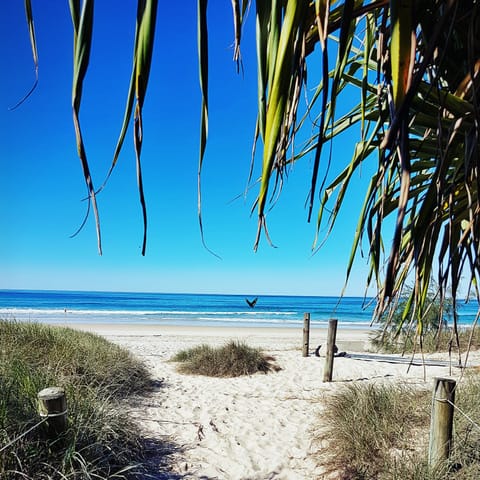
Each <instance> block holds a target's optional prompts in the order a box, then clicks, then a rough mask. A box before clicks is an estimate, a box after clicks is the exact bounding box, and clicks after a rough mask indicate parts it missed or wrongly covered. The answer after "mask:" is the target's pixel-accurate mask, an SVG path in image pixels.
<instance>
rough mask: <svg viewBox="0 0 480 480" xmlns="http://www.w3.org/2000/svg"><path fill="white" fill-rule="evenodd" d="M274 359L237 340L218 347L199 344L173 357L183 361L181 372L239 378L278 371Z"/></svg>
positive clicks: (181, 362)
mask: <svg viewBox="0 0 480 480" xmlns="http://www.w3.org/2000/svg"><path fill="white" fill-rule="evenodd" d="M274 360H275V359H274V358H273V357H268V356H265V355H264V354H262V352H261V351H260V350H259V349H256V348H252V347H249V346H248V345H245V344H244V343H240V342H234V341H232V342H229V343H227V344H226V345H224V346H223V347H218V348H213V347H211V346H209V345H199V346H197V347H193V348H191V349H188V350H182V351H180V352H178V353H177V354H176V355H175V356H174V357H173V359H172V361H174V362H179V363H180V366H179V367H178V370H179V371H180V372H182V373H191V374H196V375H207V376H211V377H238V376H241V375H252V374H254V373H257V372H264V373H267V372H269V371H271V370H278V367H277V366H275V365H274V364H273V363H272V362H273V361H274Z"/></svg>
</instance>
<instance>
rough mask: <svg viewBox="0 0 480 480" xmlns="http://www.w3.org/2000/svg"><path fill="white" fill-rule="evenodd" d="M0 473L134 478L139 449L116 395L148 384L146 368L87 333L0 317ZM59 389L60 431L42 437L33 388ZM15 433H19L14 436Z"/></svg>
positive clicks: (136, 434)
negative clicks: (63, 406)
mask: <svg viewBox="0 0 480 480" xmlns="http://www.w3.org/2000/svg"><path fill="white" fill-rule="evenodd" d="M0 360H1V361H0V392H2V395H1V396H0V445H1V446H2V447H0V477H1V478H2V479H4V480H13V479H23V480H29V479H32V480H33V479H35V480H41V479H57V478H58V479H90V478H92V479H93V478H95V479H96V480H100V479H106V478H137V474H138V475H140V473H141V472H142V470H144V469H145V467H141V466H140V465H141V463H143V462H142V460H143V459H144V453H145V446H146V444H145V440H144V439H142V438H141V437H140V434H139V430H140V429H139V428H138V425H135V424H134V422H133V421H132V420H131V419H130V418H128V416H127V414H126V413H124V412H125V409H123V408H121V405H122V401H125V400H126V399H127V398H128V397H131V396H132V395H137V394H142V393H145V392H146V391H148V389H149V388H150V385H151V380H150V377H149V373H148V371H147V369H146V367H145V366H144V365H143V364H142V363H140V362H139V361H138V360H136V359H135V358H134V357H133V356H132V355H131V354H130V353H129V352H128V351H127V350H125V349H123V348H121V347H119V346H117V345H114V344H112V343H111V342H108V341H107V340H106V339H104V338H102V337H100V336H98V335H94V334H91V333H85V332H79V331H75V330H73V329H69V328H60V327H50V326H46V325H42V324H37V323H20V322H16V321H7V320H0ZM50 386H57V387H61V388H63V389H64V390H65V393H66V397H67V408H68V417H67V418H68V420H67V429H66V431H65V432H64V433H63V434H61V435H59V436H58V437H57V438H53V439H51V438H48V436H47V434H46V432H47V428H46V423H43V424H41V425H39V426H37V427H36V428H33V430H31V431H30V432H29V433H27V434H26V435H24V436H21V435H22V434H25V432H27V431H28V430H29V429H31V428H32V427H35V425H37V424H38V423H39V422H40V421H41V418H40V416H39V413H38V405H37V394H38V392H39V391H40V390H42V389H44V388H46V387H50ZM18 437H20V438H18Z"/></svg>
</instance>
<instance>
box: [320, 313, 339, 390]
mask: <svg viewBox="0 0 480 480" xmlns="http://www.w3.org/2000/svg"><path fill="white" fill-rule="evenodd" d="M337 323H338V320H336V319H331V320H329V322H328V336H327V352H326V353H325V369H324V371H323V381H324V382H331V381H332V377H333V355H334V353H335V339H336V337H337Z"/></svg>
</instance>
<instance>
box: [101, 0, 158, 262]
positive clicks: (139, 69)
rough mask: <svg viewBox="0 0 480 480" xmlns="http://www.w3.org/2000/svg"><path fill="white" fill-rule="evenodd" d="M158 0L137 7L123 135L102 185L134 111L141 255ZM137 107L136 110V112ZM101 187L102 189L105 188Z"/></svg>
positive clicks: (112, 166) (146, 0)
mask: <svg viewBox="0 0 480 480" xmlns="http://www.w3.org/2000/svg"><path fill="white" fill-rule="evenodd" d="M157 3H158V2H157V0H139V1H138V5H137V23H136V29H135V43H134V49H133V68H132V73H131V76H130V85H129V88H128V94H127V102H126V106H125V113H124V115H123V123H122V127H121V129H120V135H119V138H118V140H117V145H116V147H115V151H114V154H113V160H112V165H111V167H110V170H109V172H108V174H107V177H106V180H105V181H104V184H103V186H104V185H105V183H106V182H107V180H108V178H109V177H110V175H111V173H112V171H113V169H114V168H115V165H116V164H117V161H118V157H119V155H120V152H121V150H122V147H123V142H124V140H125V135H126V133H127V129H128V125H129V123H130V119H131V118H132V112H135V113H134V146H135V159H136V167H137V184H138V192H139V197H140V204H141V208H142V215H143V242H142V255H145V250H146V245H147V209H146V203H145V195H144V191H143V177H142V168H141V161H140V159H141V151H142V142H143V119H142V110H143V103H144V101H145V96H146V93H147V85H148V79H149V76H150V68H151V63H152V55H153V43H154V36H155V24H156V17H157ZM134 105H135V110H134ZM103 186H102V188H103Z"/></svg>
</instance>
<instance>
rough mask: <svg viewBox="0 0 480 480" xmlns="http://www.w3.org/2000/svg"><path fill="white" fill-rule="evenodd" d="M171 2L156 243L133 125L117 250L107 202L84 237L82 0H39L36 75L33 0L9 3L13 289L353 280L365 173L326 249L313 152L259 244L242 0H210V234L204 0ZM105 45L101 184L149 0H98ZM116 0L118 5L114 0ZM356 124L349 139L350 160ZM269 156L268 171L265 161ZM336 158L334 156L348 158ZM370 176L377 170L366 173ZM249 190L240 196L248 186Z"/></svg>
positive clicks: (92, 98)
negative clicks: (77, 45)
mask: <svg viewBox="0 0 480 480" xmlns="http://www.w3.org/2000/svg"><path fill="white" fill-rule="evenodd" d="M165 3H167V6H166V7H165V6H164V2H160V5H159V12H158V20H157V32H156V38H155V46H154V60H153V66H152V71H151V77H150V82H149V89H148V92H147V99H146V105H145V110H144V145H143V153H142V159H143V163H142V167H143V173H144V188H145V194H146V201H147V208H148V222H149V230H148V241H147V253H146V256H145V257H142V256H141V253H140V250H141V242H142V216H141V210H140V205H139V202H138V192H137V186H136V178H135V155H134V150H133V142H132V135H133V134H132V129H131V126H130V128H129V131H128V133H127V140H126V142H125V146H124V150H123V152H122V154H121V156H120V158H119V162H118V165H117V167H116V169H115V170H114V173H113V175H112V177H111V178H110V180H109V182H108V184H107V187H106V189H105V190H104V191H103V192H102V193H101V194H100V195H99V197H98V202H99V209H100V218H101V227H102V237H103V238H102V240H103V255H102V256H99V255H98V253H97V246H96V237H95V228H94V221H93V216H91V217H90V218H89V219H88V221H87V224H86V226H85V228H84V229H83V230H82V231H81V232H80V233H79V234H78V235H77V236H76V237H74V238H70V236H71V234H72V233H74V232H75V231H76V230H77V228H78V226H79V225H80V224H81V222H82V220H83V217H84V215H85V211H86V203H85V202H84V201H82V198H84V196H85V192H86V188H85V185H84V181H83V176H82V172H81V167H80V162H79V160H78V157H77V153H76V145H75V136H74V129H73V123H72V114H71V104H70V102H71V100H70V96H71V80H72V26H71V20H70V15H69V10H68V2H67V1H65V0H56V1H52V2H33V9H34V16H35V26H36V33H37V43H38V51H39V75H40V80H39V84H38V87H37V89H36V90H35V92H34V93H33V95H32V96H31V97H30V98H29V99H28V100H27V101H26V102H25V103H24V104H23V105H22V106H20V107H19V108H17V109H16V110H14V111H10V110H8V107H10V106H12V105H14V104H15V103H16V102H17V101H18V100H19V99H20V98H21V97H22V96H23V95H24V93H25V92H27V91H28V90H29V88H30V86H31V84H32V82H33V78H34V73H33V64H32V58H31V52H30V45H29V38H28V31H27V27H26V23H25V14H24V11H23V3H20V2H1V5H0V49H1V50H0V59H1V62H2V71H3V72H4V73H3V75H2V77H1V80H0V81H1V88H0V130H1V132H2V133H1V135H0V172H1V173H0V174H1V178H2V189H1V193H0V228H1V231H2V234H1V235H0V268H1V273H0V288H15V289H16V288H24V289H78V290H109V291H157V292H201V293H242V294H292V295H302V294H303V295H338V294H340V292H341V290H342V287H343V283H344V278H345V270H346V265H347V260H348V257H349V254H350V246H351V242H352V238H353V235H354V231H355V226H356V222H357V217H358V212H359V209H360V206H361V204H362V202H363V193H362V191H361V185H362V182H363V180H360V181H359V182H358V185H357V186H355V187H354V189H353V190H352V191H351V198H350V201H349V205H347V206H348V208H347V210H346V211H345V213H344V214H343V215H342V216H341V217H340V221H339V223H338V226H337V228H336V229H335V231H334V233H333V234H332V236H331V237H330V239H329V241H328V242H327V243H326V245H325V246H324V247H323V248H322V249H321V250H320V251H319V252H318V253H316V254H315V255H312V250H311V247H312V242H313V240H314V237H315V223H314V222H312V223H310V224H309V223H307V211H306V209H305V199H306V197H307V194H308V191H309V186H310V184H309V182H310V174H311V166H312V160H313V159H312V158H307V159H303V160H302V161H300V162H298V163H297V164H296V165H295V166H294V168H293V170H292V171H291V172H290V174H289V176H288V178H287V181H286V185H285V188H284V191H283V193H282V196H281V198H280V200H279V201H278V203H277V204H276V206H275V207H274V208H273V209H272V210H271V211H270V212H269V213H268V217H267V221H268V226H269V232H270V235H271V237H272V240H273V242H274V243H275V245H276V246H277V248H272V247H271V246H269V245H268V243H267V241H266V240H265V238H262V241H261V243H260V247H259V250H258V251H257V252H256V253H255V252H254V251H253V244H254V240H255V233H256V228H257V219H256V215H255V214H253V215H251V214H250V211H251V207H252V204H253V202H254V200H255V195H256V191H257V190H256V188H253V189H251V190H250V191H249V193H248V195H247V196H246V197H242V196H241V194H242V193H243V192H244V190H245V186H246V183H247V177H248V172H249V166H250V154H251V153H250V152H251V146H252V138H253V132H254V126H255V118H256V58H255V49H254V43H253V42H254V40H253V36H252V29H253V27H254V18H253V16H251V18H249V19H248V21H247V29H246V31H245V32H244V44H243V47H242V54H243V61H244V75H238V74H237V73H236V68H235V64H234V63H233V62H232V54H233V50H232V42H233V27H232V22H231V6H230V2H225V1H222V2H221V1H219V0H216V1H211V2H209V21H210V31H209V33H210V128H209V132H210V134H209V143H208V147H207V152H206V158H205V162H204V170H203V183H202V185H203V221H204V230H205V239H206V242H207V244H208V246H209V247H210V248H211V249H212V250H213V251H215V252H216V253H217V254H218V255H219V256H220V257H221V260H219V259H217V258H216V257H214V256H213V255H211V254H210V253H209V252H208V251H207V250H206V249H205V248H204V247H203V246H202V243H201V239H200V232H199V227H198V219H197V187H196V181H197V168H198V144H199V117H200V90H199V85H198V66H197V56H196V55H197V45H196V2H194V1H188V2H182V3H181V4H177V3H176V2H165ZM95 8H96V10H95V25H94V39H93V51H92V56H91V61H90V69H89V72H88V74H87V79H86V84H85V88H84V93H83V104H82V108H81V112H80V119H81V122H82V126H83V129H84V140H85V145H86V150H87V156H88V158H89V161H90V164H91V169H92V175H93V179H94V183H95V185H96V186H97V187H98V186H100V185H101V183H102V182H103V179H104V178H105V174H106V172H107V171H108V169H109V166H110V162H111V158H112V155H113V151H114V147H115V143H116V140H117V137H118V134H119V131H120V127H121V122H122V118H123V109H124V104H125V99H126V94H127V89H128V83H129V78H130V69H131V51H132V45H133V36H134V28H135V25H134V22H135V13H136V2H134V1H133V0H132V1H127V2H115V1H102V2H97V3H96V5H95ZM109 8H110V9H112V8H113V9H114V11H115V15H114V16H112V15H111V14H110V13H109ZM353 140H354V139H348V138H347V139H343V140H342V143H341V144H339V145H337V146H336V147H335V156H334V163H335V165H336V164H338V161H337V159H338V160H340V163H341V164H344V162H346V161H348V160H349V158H350V156H351V152H352V149H353V145H354V141H353ZM260 163H261V162H260V159H258V158H257V164H256V170H255V176H258V174H259V170H258V168H259V166H260ZM335 165H334V170H335ZM366 180H368V179H367V178H366V179H365V181H366ZM239 195H240V197H239ZM366 273H367V264H366V260H365V259H362V258H359V259H358V261H357V262H356V267H355V269H354V271H353V273H352V277H351V281H350V286H349V288H348V289H347V294H350V295H363V293H364V289H365V281H366Z"/></svg>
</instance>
